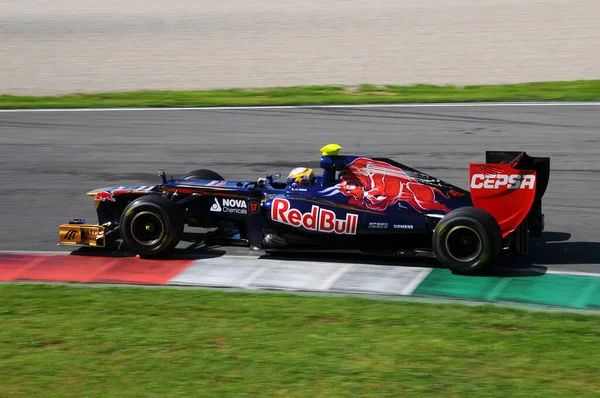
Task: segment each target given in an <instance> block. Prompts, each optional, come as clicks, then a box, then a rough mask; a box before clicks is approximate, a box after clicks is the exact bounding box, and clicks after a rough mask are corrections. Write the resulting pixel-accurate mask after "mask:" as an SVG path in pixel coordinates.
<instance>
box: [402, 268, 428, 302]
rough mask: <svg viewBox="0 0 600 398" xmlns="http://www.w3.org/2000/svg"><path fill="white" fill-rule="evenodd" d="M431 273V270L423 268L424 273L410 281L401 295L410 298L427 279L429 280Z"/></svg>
mask: <svg viewBox="0 0 600 398" xmlns="http://www.w3.org/2000/svg"><path fill="white" fill-rule="evenodd" d="M430 273H431V268H423V269H422V271H421V272H419V274H418V275H417V276H415V277H414V278H413V280H412V281H410V282H409V283H408V284H407V285H406V286H405V287H404V289H402V292H401V293H400V294H401V295H403V296H410V295H411V294H412V293H413V292H414V291H415V290H416V289H417V287H419V285H420V284H421V282H423V281H424V280H425V278H427V275H429V274H430Z"/></svg>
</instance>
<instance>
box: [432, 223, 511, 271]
mask: <svg viewBox="0 0 600 398" xmlns="http://www.w3.org/2000/svg"><path fill="white" fill-rule="evenodd" d="M490 217H491V216H490ZM485 218H486V217H485V216H484V217H481V216H476V217H474V215H473V214H469V213H468V212H458V213H457V214H452V213H450V214H448V215H447V216H446V219H442V220H441V221H440V223H438V225H437V227H436V229H435V231H434V234H433V247H434V251H435V255H436V257H437V258H438V260H439V261H440V262H441V263H442V264H445V265H446V266H448V268H450V269H451V270H453V271H460V272H475V271H479V270H481V269H483V268H487V267H490V266H491V265H493V264H494V263H495V260H496V258H497V257H498V254H499V251H500V249H501V243H502V241H501V240H502V236H501V232H500V227H499V226H498V224H497V222H496V220H495V219H493V218H492V219H491V220H490V219H487V220H486V219H485ZM458 226H463V227H468V228H470V229H472V230H473V231H475V233H476V234H477V235H478V237H479V239H480V241H481V251H480V253H479V254H478V255H477V257H476V258H475V259H473V260H471V261H468V262H463V261H459V260H457V259H456V258H454V257H453V256H452V255H451V254H450V253H449V252H448V250H447V248H446V239H447V237H448V234H449V233H450V231H451V230H452V229H453V228H454V227H458ZM450 249H451V250H452V248H450Z"/></svg>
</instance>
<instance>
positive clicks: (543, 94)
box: [0, 80, 600, 109]
mask: <svg viewBox="0 0 600 398" xmlns="http://www.w3.org/2000/svg"><path fill="white" fill-rule="evenodd" d="M547 100H555V101H560V100H564V101H590V100H600V80H581V81H569V82H541V83H523V84H508V85H479V86H465V87H457V86H433V85H423V84H420V85H413V86H389V85H383V86H377V85H372V84H364V85H360V86H355V87H346V86H309V87H282V88H265V89H230V90H212V91H137V92H122V93H94V94H70V95H63V96H52V97H35V96H14V95H2V96H0V108H3V109H15V108H105V107H185V106H251V105H316V104H368V103H408V102H470V101H478V102H482V101H547Z"/></svg>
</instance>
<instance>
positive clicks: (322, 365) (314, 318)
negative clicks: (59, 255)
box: [0, 285, 600, 398]
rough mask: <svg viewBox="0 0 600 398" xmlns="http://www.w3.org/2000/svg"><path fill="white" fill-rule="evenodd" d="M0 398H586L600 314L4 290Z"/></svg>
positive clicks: (598, 369) (148, 292)
mask: <svg viewBox="0 0 600 398" xmlns="http://www.w3.org/2000/svg"><path fill="white" fill-rule="evenodd" d="M0 303H2V305H1V306H0V322H1V324H2V328H0V348H1V349H0V375H2V383H0V396H26V397H41V396H44V397H83V396H85V397H106V396H119V397H134V396H135V397H175V396H180V397H188V396H206V397H286V398H287V397H362V396H372V397H399V396H411V397H413V396H420V397H436V398H437V397H483V396H485V397H502V398H504V397H527V398H532V397H543V398H547V397H587V396H598V393H599V392H600V377H598V375H599V374H600V361H599V360H598V358H599V354H600V348H599V347H600V346H599V344H598V341H599V338H600V318H599V317H598V316H594V315H582V314H572V313H547V312H543V313H540V312H527V311H523V310H517V309H508V308H498V307H490V306H483V307H468V306H458V305H449V304H423V303H408V302H398V301H386V300H369V299H364V298H357V297H314V296H297V295H291V294H278V293H277V294H256V293H254V294H253V293H233V292H219V291H206V290H175V289H162V288H158V289H140V288H126V287H122V288H84V287H65V286H44V285H1V286H0Z"/></svg>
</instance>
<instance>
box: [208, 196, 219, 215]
mask: <svg viewBox="0 0 600 398" xmlns="http://www.w3.org/2000/svg"><path fill="white" fill-rule="evenodd" d="M210 211H217V212H218V211H221V205H220V204H219V201H218V200H217V198H215V203H213V205H212V206H211V207H210Z"/></svg>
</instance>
